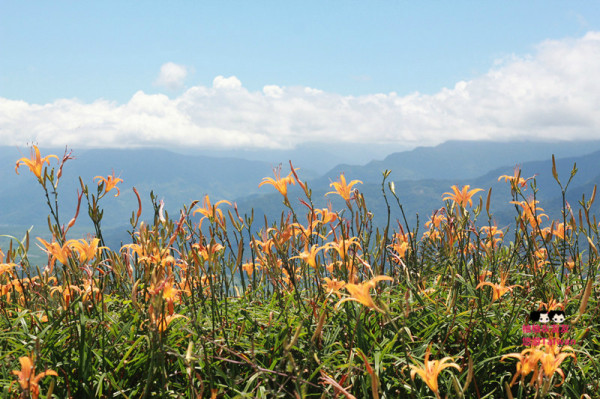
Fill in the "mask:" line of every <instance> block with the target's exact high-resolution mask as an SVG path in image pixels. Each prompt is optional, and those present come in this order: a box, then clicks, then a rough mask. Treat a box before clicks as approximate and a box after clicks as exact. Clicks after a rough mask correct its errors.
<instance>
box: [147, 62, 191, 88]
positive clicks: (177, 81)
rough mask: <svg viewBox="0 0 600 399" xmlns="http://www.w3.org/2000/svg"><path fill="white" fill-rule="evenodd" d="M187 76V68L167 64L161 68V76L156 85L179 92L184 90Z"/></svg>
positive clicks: (171, 63) (155, 82)
mask: <svg viewBox="0 0 600 399" xmlns="http://www.w3.org/2000/svg"><path fill="white" fill-rule="evenodd" d="M187 75H188V70H187V68H186V67H185V66H183V65H177V64H175V63H173V62H167V63H166V64H163V65H162V66H161V67H160V74H159V75H158V78H157V79H156V81H154V84H156V85H157V86H162V87H166V88H167V89H169V90H179V89H182V88H183V83H184V81H185V78H186V77H187Z"/></svg>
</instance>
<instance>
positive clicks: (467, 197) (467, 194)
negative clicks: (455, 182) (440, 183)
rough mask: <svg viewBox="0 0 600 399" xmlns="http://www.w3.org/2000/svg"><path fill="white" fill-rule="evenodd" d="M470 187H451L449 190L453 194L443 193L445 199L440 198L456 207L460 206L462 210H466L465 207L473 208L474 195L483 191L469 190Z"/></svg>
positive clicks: (479, 189) (477, 189)
mask: <svg viewBox="0 0 600 399" xmlns="http://www.w3.org/2000/svg"><path fill="white" fill-rule="evenodd" d="M470 187H471V186H470V185H468V184H467V185H466V186H463V188H462V189H459V188H458V187H457V186H452V187H450V188H451V189H452V191H453V193H451V192H446V193H444V195H446V197H444V198H442V200H443V201H446V200H452V201H454V202H455V203H457V204H458V205H460V206H462V207H463V208H466V207H467V205H469V206H473V195H475V194H476V193H478V192H479V191H483V189H481V188H474V189H473V190H469V188H470Z"/></svg>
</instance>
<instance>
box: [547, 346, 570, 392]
mask: <svg viewBox="0 0 600 399" xmlns="http://www.w3.org/2000/svg"><path fill="white" fill-rule="evenodd" d="M565 350H570V351H571V352H573V348H572V347H570V346H568V345H567V346H563V347H559V346H558V345H546V353H544V354H543V355H542V357H541V359H540V360H541V363H542V368H543V369H544V374H545V375H546V376H547V377H548V378H552V376H553V375H554V373H555V372H557V373H558V374H559V375H560V376H561V377H562V381H561V382H560V383H558V384H557V385H555V386H556V387H559V386H561V385H562V384H563V383H564V382H565V373H564V372H563V371H562V370H561V369H560V368H559V367H558V366H560V364H561V363H562V362H563V361H564V360H565V359H566V358H567V357H572V358H573V359H575V361H577V356H575V354H574V353H566V352H564V351H565Z"/></svg>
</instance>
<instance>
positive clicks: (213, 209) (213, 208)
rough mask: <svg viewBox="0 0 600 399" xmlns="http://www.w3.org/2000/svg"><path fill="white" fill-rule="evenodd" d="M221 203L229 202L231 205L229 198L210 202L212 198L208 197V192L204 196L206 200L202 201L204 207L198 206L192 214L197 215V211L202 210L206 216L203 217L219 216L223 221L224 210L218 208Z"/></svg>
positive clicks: (212, 217)
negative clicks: (212, 203)
mask: <svg viewBox="0 0 600 399" xmlns="http://www.w3.org/2000/svg"><path fill="white" fill-rule="evenodd" d="M221 204H227V205H229V206H231V202H229V201H227V200H221V201H218V202H217V203H216V204H214V205H211V203H210V198H208V194H207V195H205V196H204V200H203V202H202V208H198V209H196V210H195V211H194V212H193V213H192V215H195V214H196V213H198V212H200V213H201V214H203V215H204V217H203V218H202V219H205V218H209V219H215V218H218V220H219V221H220V222H221V224H222V222H223V212H222V211H221V210H220V209H219V208H218V206H219V205H221Z"/></svg>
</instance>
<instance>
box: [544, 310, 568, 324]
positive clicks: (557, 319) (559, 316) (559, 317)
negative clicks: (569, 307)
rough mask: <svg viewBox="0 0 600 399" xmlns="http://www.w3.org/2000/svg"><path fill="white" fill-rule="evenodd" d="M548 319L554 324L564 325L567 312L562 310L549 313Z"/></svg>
mask: <svg viewBox="0 0 600 399" xmlns="http://www.w3.org/2000/svg"><path fill="white" fill-rule="evenodd" d="M548 317H549V318H550V319H551V320H552V322H553V323H556V324H562V322H563V321H565V312H563V311H562V310H551V311H550V312H548Z"/></svg>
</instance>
